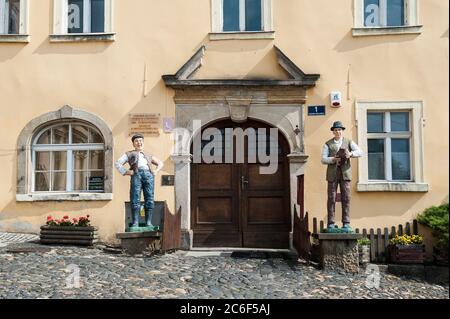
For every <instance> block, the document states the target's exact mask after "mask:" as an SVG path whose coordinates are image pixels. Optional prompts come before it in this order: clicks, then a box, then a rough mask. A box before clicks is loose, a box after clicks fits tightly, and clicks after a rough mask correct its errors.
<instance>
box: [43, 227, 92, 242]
mask: <svg viewBox="0 0 450 319" xmlns="http://www.w3.org/2000/svg"><path fill="white" fill-rule="evenodd" d="M97 230H98V229H97V227H93V226H86V227H80V226H50V225H45V226H41V233H40V241H41V243H42V244H70V245H82V246H92V245H93V244H94V243H95V242H96V241H97V239H98V237H97Z"/></svg>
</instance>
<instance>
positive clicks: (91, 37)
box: [50, 33, 116, 42]
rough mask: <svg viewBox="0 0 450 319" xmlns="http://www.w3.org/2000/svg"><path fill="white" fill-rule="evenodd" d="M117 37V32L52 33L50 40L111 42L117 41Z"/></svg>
mask: <svg viewBox="0 0 450 319" xmlns="http://www.w3.org/2000/svg"><path fill="white" fill-rule="evenodd" d="M115 37H116V34H115V33H70V34H51V35H50V42H91V41H92V42H93V41H97V42H111V41H115Z"/></svg>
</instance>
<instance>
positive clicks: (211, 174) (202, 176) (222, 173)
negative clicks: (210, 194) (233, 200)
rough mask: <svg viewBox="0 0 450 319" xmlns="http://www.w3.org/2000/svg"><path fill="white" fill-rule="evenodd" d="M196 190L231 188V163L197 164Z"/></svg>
mask: <svg viewBox="0 0 450 319" xmlns="http://www.w3.org/2000/svg"><path fill="white" fill-rule="evenodd" d="M197 170H198V190H208V191H210V190H230V189H232V188H233V175H232V166H231V164H199V165H197Z"/></svg>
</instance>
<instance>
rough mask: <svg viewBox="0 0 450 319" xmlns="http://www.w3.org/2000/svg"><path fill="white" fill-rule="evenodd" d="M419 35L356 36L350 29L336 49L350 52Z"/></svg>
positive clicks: (407, 40) (407, 39)
mask: <svg viewBox="0 0 450 319" xmlns="http://www.w3.org/2000/svg"><path fill="white" fill-rule="evenodd" d="M418 36H420V34H402V35H399V34H395V35H393V36H391V37H389V36H386V35H371V36H362V37H354V36H353V35H352V31H351V30H350V31H349V32H347V33H346V34H345V36H344V37H343V38H342V39H341V41H339V42H338V44H337V45H336V46H335V47H334V49H335V50H336V51H337V52H349V51H354V50H359V49H363V48H368V47H372V46H377V45H380V44H386V43H401V42H411V41H414V40H415V39H416V38H417V37H418Z"/></svg>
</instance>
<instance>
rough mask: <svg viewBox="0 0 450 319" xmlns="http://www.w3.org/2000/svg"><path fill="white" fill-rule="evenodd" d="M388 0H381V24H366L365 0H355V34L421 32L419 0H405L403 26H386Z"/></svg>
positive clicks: (353, 31)
mask: <svg viewBox="0 0 450 319" xmlns="http://www.w3.org/2000/svg"><path fill="white" fill-rule="evenodd" d="M386 1H388V0H380V25H379V26H365V25H364V10H365V9H364V0H354V4H353V9H354V14H353V16H354V26H353V30H352V33H353V36H364V35H388V34H417V33H421V30H422V26H421V25H420V24H419V0H404V6H405V7H404V19H405V21H404V24H403V25H402V26H386V24H387V3H386Z"/></svg>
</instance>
